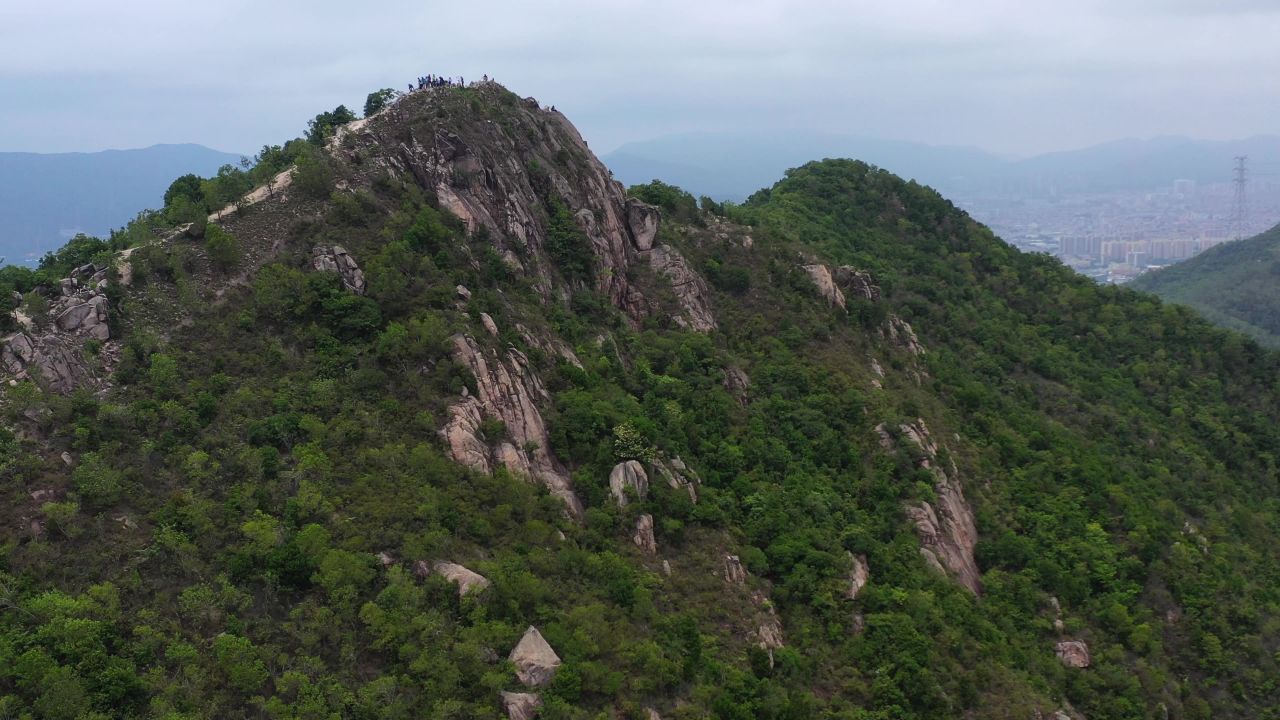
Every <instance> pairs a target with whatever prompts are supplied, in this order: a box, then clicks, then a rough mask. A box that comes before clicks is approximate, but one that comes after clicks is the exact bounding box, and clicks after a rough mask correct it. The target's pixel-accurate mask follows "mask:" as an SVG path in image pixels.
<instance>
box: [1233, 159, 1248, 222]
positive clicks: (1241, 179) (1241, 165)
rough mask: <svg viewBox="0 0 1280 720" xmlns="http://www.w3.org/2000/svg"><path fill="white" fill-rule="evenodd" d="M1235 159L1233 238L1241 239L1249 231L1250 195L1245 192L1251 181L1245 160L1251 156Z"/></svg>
mask: <svg viewBox="0 0 1280 720" xmlns="http://www.w3.org/2000/svg"><path fill="white" fill-rule="evenodd" d="M1235 159H1236V167H1235V177H1234V178H1232V180H1231V184H1232V185H1235V191H1236V192H1235V197H1234V198H1233V199H1232V201H1231V236H1232V239H1233V240H1240V239H1241V238H1243V237H1244V235H1245V233H1246V232H1248V231H1249V230H1248V226H1249V197H1248V195H1246V194H1245V188H1246V186H1247V185H1248V182H1249V178H1248V171H1247V170H1246V169H1245V161H1247V160H1248V159H1249V156H1248V155H1237V156H1236V158H1235Z"/></svg>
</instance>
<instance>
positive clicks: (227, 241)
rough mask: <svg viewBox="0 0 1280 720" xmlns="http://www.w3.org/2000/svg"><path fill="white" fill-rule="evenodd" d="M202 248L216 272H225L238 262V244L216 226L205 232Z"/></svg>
mask: <svg viewBox="0 0 1280 720" xmlns="http://www.w3.org/2000/svg"><path fill="white" fill-rule="evenodd" d="M204 247H205V250H206V251H208V253H209V262H211V263H213V267H214V268H215V269H216V270H218V272H224V273H225V272H227V271H228V270H230V269H231V268H233V267H235V266H236V263H237V262H238V261H239V260H240V243H239V242H238V241H237V240H236V238H235V236H234V235H232V234H231V233H229V232H227V231H226V230H223V229H222V228H220V227H218V226H217V225H210V226H209V227H208V228H207V229H206V230H205V241H204Z"/></svg>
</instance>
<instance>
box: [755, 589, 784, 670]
mask: <svg viewBox="0 0 1280 720" xmlns="http://www.w3.org/2000/svg"><path fill="white" fill-rule="evenodd" d="M754 600H755V605H756V607H757V608H761V609H762V610H763V618H762V620H761V622H760V627H758V628H757V629H756V644H757V645H759V646H760V648H761V649H762V650H764V651H765V652H767V653H769V667H773V651H774V650H778V649H780V648H782V647H784V646H785V645H786V643H785V642H784V640H783V637H782V620H781V619H780V618H779V617H778V613H777V611H776V610H774V609H773V604H772V603H770V602H769V601H768V599H767V598H765V597H764V596H763V595H757V596H756V597H755V598H754Z"/></svg>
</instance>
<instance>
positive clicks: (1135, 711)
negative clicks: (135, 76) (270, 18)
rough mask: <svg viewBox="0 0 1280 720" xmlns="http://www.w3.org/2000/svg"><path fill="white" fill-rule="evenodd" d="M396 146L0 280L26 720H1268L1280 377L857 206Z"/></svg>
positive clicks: (426, 119)
mask: <svg viewBox="0 0 1280 720" xmlns="http://www.w3.org/2000/svg"><path fill="white" fill-rule="evenodd" d="M384 105H385V107H384ZM369 109H370V115H371V116H370V117H369V118H367V119H365V120H361V121H354V122H351V121H352V120H353V119H354V118H353V116H349V113H345V108H340V110H343V111H344V113H338V112H336V111H335V112H334V113H325V114H322V115H321V116H319V117H318V118H317V120H316V121H314V122H313V123H312V125H311V129H310V132H309V136H308V138H306V139H302V140H297V141H293V142H291V143H289V144H286V145H284V146H280V147H278V148H271V147H269V148H264V152H263V153H262V154H260V155H259V157H258V158H257V166H256V167H252V168H248V169H239V170H233V171H227V172H226V173H224V174H223V177H222V178H221V179H220V178H216V177H215V178H195V177H192V178H185V179H179V180H178V181H176V182H175V184H174V186H173V187H172V188H171V192H170V193H169V194H167V195H166V207H165V208H162V209H160V210H158V211H156V212H154V213H145V214H144V215H142V216H140V217H139V220H138V221H136V222H135V223H134V224H133V225H131V226H130V227H129V228H126V229H125V230H123V231H121V232H120V233H117V234H116V235H115V236H114V237H113V238H111V239H107V240H97V239H94V238H79V239H77V240H76V241H73V242H72V243H71V244H69V245H68V246H67V247H66V248H64V249H63V250H62V251H60V252H58V253H51V254H50V255H49V256H47V257H46V258H45V261H44V262H43V263H42V265H41V268H39V269H38V270H36V271H34V272H32V271H22V270H18V269H6V270H4V271H0V283H4V284H5V285H6V287H5V290H6V291H11V292H16V293H18V295H17V297H16V298H15V299H14V301H13V303H14V305H16V308H15V309H16V310H17V311H18V314H17V315H15V317H14V318H13V319H12V320H11V321H10V326H11V327H10V332H12V333H13V334H11V335H9V337H7V338H6V339H5V340H4V342H3V343H2V345H3V347H2V348H0V350H2V351H3V361H4V362H3V367H4V368H5V370H6V371H7V372H8V373H9V377H11V378H12V380H13V381H12V382H10V383H8V384H7V385H6V386H4V390H3V392H4V399H3V419H4V426H5V430H4V432H3V433H2V435H0V460H2V468H3V470H2V475H0V493H3V498H4V500H5V502H4V504H3V507H4V510H0V522H2V523H3V525H2V526H3V528H4V530H3V534H0V718H68V719H70V718H116V717H122V718H165V719H167V720H177V719H180V718H240V717H243V718H280V719H284V718H290V719H292V718H298V719H302V718H308V719H311V718H315V719H321V718H323V719H329V718H358V719H365V718H368V719H374V718H379V719H381V718H386V719H399V718H405V719H407V718H493V717H500V716H502V714H504V713H505V714H506V715H507V716H508V717H511V718H527V717H531V716H532V715H533V714H534V713H537V714H538V716H539V717H542V718H598V717H607V718H643V719H645V720H651V719H652V718H654V717H661V718H704V717H711V718H724V719H734V720H737V719H739V718H741V719H747V718H778V719H793V718H797V719H798V718H833V719H834V718H842V719H848V720H905V719H908V718H919V719H922V720H923V719H926V718H928V719H934V718H992V719H1004V718H1010V719H1012V718H1025V719H1027V720H1030V719H1031V718H1059V719H1061V718H1068V719H1078V718H1088V720H1121V719H1129V718H1152V719H1153V720H1156V719H1163V718H1187V719H1189V720H1192V719H1194V720H1201V719H1205V720H1207V719H1208V718H1277V717H1280V711H1278V710H1277V709H1276V708H1278V707H1280V687H1278V686H1277V678H1280V667H1278V661H1280V562H1278V561H1280V557H1278V556H1280V501H1278V499H1277V498H1278V496H1277V479H1278V474H1277V467H1276V458H1277V453H1278V452H1280V422H1278V421H1280V387H1278V385H1277V378H1278V377H1280V375H1278V373H1277V370H1280V356H1277V355H1275V354H1274V353H1272V352H1270V351H1267V350H1265V349H1263V348H1261V347H1259V346H1258V345H1257V344H1256V343H1255V342H1254V341H1252V340H1250V339H1248V338H1246V337H1245V336H1243V335H1240V334H1237V333H1234V332H1231V331H1227V330H1222V329H1218V328H1215V327H1213V326H1212V325H1210V324H1209V323H1208V322H1206V321H1205V320H1203V319H1201V318H1200V317H1198V316H1197V315H1196V314H1195V313H1194V312H1192V311H1190V310H1188V309H1186V308H1184V307H1180V306H1177V305H1171V304H1167V303H1164V302H1162V301H1161V300H1159V299H1158V298H1156V297H1155V296H1152V295H1148V294H1143V293H1140V292H1135V291H1132V290H1127V289H1122V288H1115V287H1099V286H1096V285H1094V284H1093V283H1091V282H1090V281H1088V280H1087V279H1084V278H1082V277H1079V276H1077V275H1076V274H1074V273H1073V272H1071V271H1070V270H1069V269H1067V268H1065V267H1063V266H1062V265H1060V264H1059V263H1057V262H1056V261H1055V260H1053V259H1051V258H1048V257H1045V256H1040V255H1029V254H1024V253H1021V252H1019V251H1017V250H1015V249H1013V248H1012V247H1010V246H1009V245H1007V244H1006V243H1004V242H1003V241H1001V240H1000V239H998V238H996V237H995V236H993V235H992V233H991V232H990V231H989V230H987V229H986V228H984V227H982V226H980V225H978V224H977V223H975V222H973V221H972V220H971V219H970V218H968V217H967V216H966V215H965V214H964V213H963V212H961V211H960V210H958V209H956V208H955V207H954V206H952V205H951V204H950V203H949V202H947V201H946V200H945V199H943V198H942V197H940V196H939V195H938V194H936V193H935V192H934V191H932V190H930V189H929V188H926V187H922V186H919V185H917V184H914V183H909V182H905V181H903V180H901V179H900V178H898V177H896V176H894V175H892V174H890V173H888V172H886V171H884V170H880V169H877V168H875V167H872V166H869V165H867V164H864V163H860V162H856V161H851V160H826V161H822V162H815V163H811V164H808V165H805V166H803V167H800V168H797V169H794V170H792V171H790V172H788V173H787V175H786V177H785V178H783V179H782V180H780V181H779V182H778V183H777V184H775V185H774V186H773V187H771V188H769V189H766V190H761V191H760V192H758V193H756V194H755V195H753V196H751V197H750V198H749V199H748V200H747V201H746V202H744V203H742V204H740V205H734V204H727V205H726V204H719V203H715V202H712V201H710V200H708V199H702V200H698V199H696V198H694V197H692V196H690V195H689V194H687V193H685V192H683V191H682V190H680V189H679V188H676V187H673V186H670V185H666V184H664V183H661V182H658V181H654V182H653V183H649V184H645V185H640V186H636V187H632V188H630V189H628V190H626V191H625V193H624V191H623V190H622V188H621V187H620V186H617V184H616V183H613V182H612V181H611V180H610V179H609V176H608V171H607V170H605V169H604V168H603V166H601V165H600V164H599V162H598V161H597V160H596V159H595V158H594V156H592V155H591V154H590V152H589V151H588V150H587V149H586V146H585V143H582V142H581V139H580V138H578V136H577V133H576V131H574V130H573V128H572V126H571V125H569V124H568V122H567V121H566V120H565V119H564V118H563V116H560V115H559V114H558V113H556V112H555V111H553V110H546V109H543V108H542V107H540V106H539V104H538V103H537V102H536V101H534V100H532V99H520V98H518V97H517V96H515V95H513V94H511V93H510V92H508V91H506V90H505V89H503V88H501V87H500V86H497V85H496V84H493V83H483V84H477V85H476V86H472V87H467V88H459V87H449V88H436V89H430V90H425V91H419V92H415V93H412V94H410V95H408V96H406V97H402V98H393V97H391V96H390V95H386V96H383V97H382V98H381V99H380V102H379V103H377V104H375V105H374V106H373V107H371V108H369ZM255 188H257V190H255ZM245 193H251V194H249V195H245ZM251 199H252V201H251ZM229 204H230V205H232V207H230V208H228V209H227V210H226V211H223V206H225V205H229ZM206 213H214V215H213V217H214V218H215V219H213V220H207V219H206ZM124 253H127V255H126V254H124ZM90 275H92V276H95V277H96V276H98V275H100V276H101V280H100V285H101V290H100V291H98V290H85V291H83V292H84V293H95V292H100V293H101V295H94V296H93V297H95V298H96V297H104V298H106V300H105V301H101V302H100V304H102V305H104V306H105V308H106V309H105V310H104V311H103V312H104V314H103V316H102V318H103V319H102V322H103V323H105V324H108V325H109V328H110V331H109V333H110V335H109V338H108V339H106V340H101V339H99V338H95V337H90V338H88V339H85V338H81V337H80V336H77V335H76V334H75V333H76V332H77V331H76V330H75V328H74V327H72V328H71V329H68V323H67V322H64V320H63V318H65V317H66V315H65V311H62V312H63V313H64V314H59V310H60V308H61V307H62V306H63V305H65V304H66V303H67V302H68V300H67V299H66V297H75V293H77V292H82V291H81V290H77V289H76V288H78V287H79V286H80V285H81V284H84V283H83V282H82V280H83V278H86V277H89V276H90ZM63 278H66V279H67V281H66V282H62V279H63ZM76 278H81V280H76ZM73 280H74V282H72V281H73ZM59 293H62V294H63V295H62V296H60V295H59ZM67 293H70V294H71V295H66V294H67ZM9 295H10V292H6V294H5V297H9ZM19 298H20V302H19V300H18V299H19ZM94 302H98V301H94ZM77 307H78V306H77ZM72 309H74V308H72ZM72 341H74V342H75V343H76V344H75V346H74V348H73V349H74V353H71V351H67V350H66V349H65V348H66V347H67V346H66V345H65V343H67V342H72ZM27 347H34V348H35V349H34V350H33V351H31V352H28V351H26V350H25V349H24V348H27ZM42 352H47V353H48V354H49V356H50V357H54V356H55V355H56V353H58V352H61V353H64V354H61V355H56V358H54V359H59V358H60V359H61V361H62V364H58V363H57V362H52V361H51V362H49V363H45V364H41V362H42V361H41V355H40V353H42ZM67 353H71V354H67ZM49 368H54V369H58V370H59V371H61V370H63V369H66V370H67V372H66V373H64V375H65V377H66V379H67V382H65V383H62V384H60V385H58V386H57V387H56V388H55V387H54V386H52V385H51V383H50V379H51V378H50V376H49V375H50V373H49V372H48V369H49ZM59 377H62V375H60V376H59ZM477 578H478V579H477ZM531 627H532V628H536V632H535V631H533V630H530V628H531ZM548 653H550V654H548Z"/></svg>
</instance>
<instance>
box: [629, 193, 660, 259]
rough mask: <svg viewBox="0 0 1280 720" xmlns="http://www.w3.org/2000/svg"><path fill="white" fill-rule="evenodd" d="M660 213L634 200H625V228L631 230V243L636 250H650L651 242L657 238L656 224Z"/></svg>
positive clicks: (651, 247)
mask: <svg viewBox="0 0 1280 720" xmlns="http://www.w3.org/2000/svg"><path fill="white" fill-rule="evenodd" d="M660 219H661V213H660V212H659V211H658V208H656V207H654V206H652V205H646V204H645V203H642V202H640V201H639V200H637V199H635V198H627V227H628V228H629V229H630V230H631V241H632V242H633V243H634V244H635V246H636V249H637V250H641V251H644V250H652V249H653V242H654V240H655V239H656V238H657V237H658V222H659V220H660Z"/></svg>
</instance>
